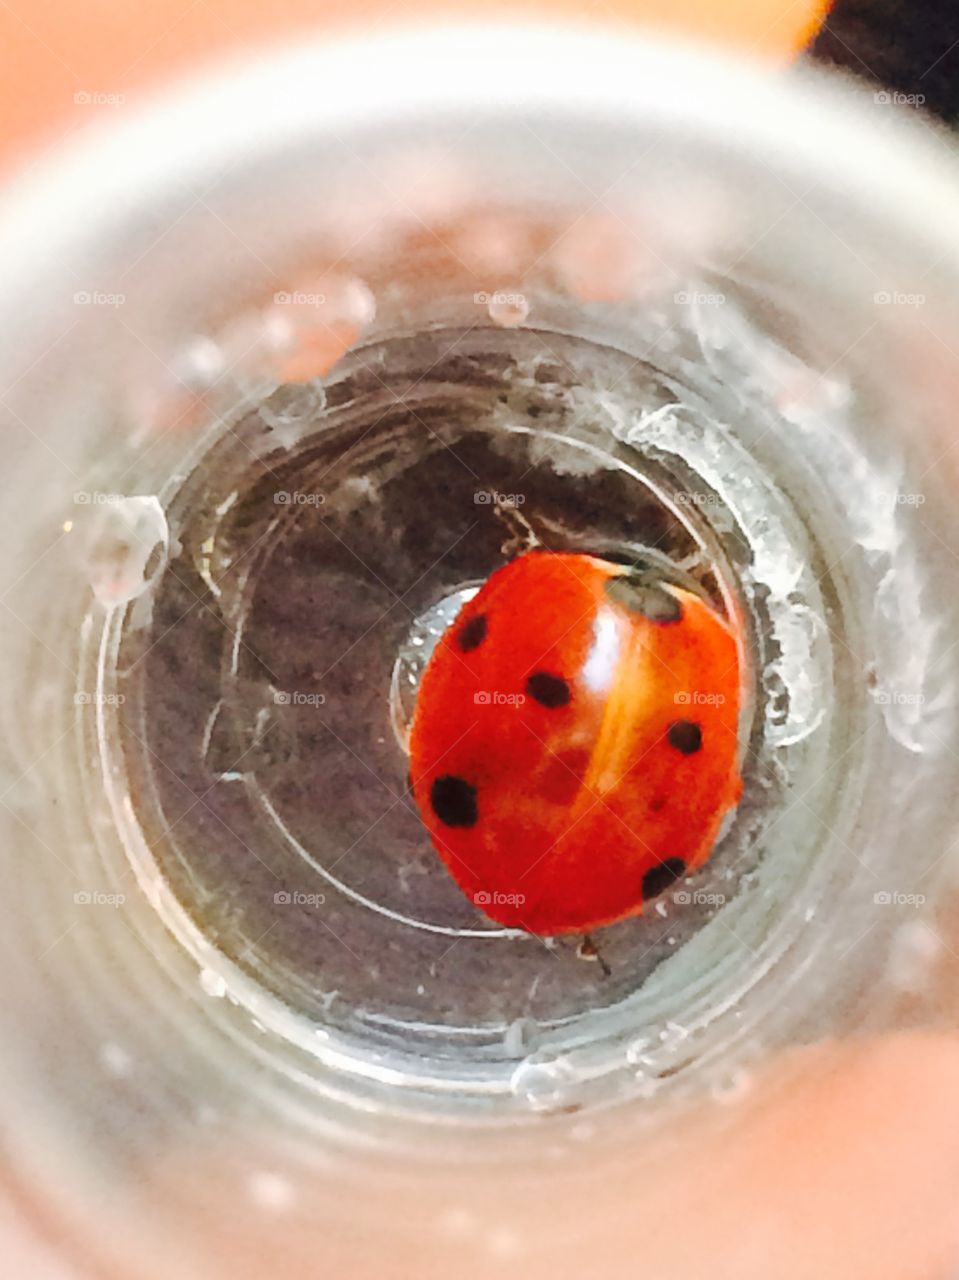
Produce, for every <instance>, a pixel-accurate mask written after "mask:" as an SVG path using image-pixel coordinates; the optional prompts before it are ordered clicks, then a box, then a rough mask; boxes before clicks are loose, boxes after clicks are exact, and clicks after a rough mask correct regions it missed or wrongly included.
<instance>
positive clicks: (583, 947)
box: [576, 933, 613, 978]
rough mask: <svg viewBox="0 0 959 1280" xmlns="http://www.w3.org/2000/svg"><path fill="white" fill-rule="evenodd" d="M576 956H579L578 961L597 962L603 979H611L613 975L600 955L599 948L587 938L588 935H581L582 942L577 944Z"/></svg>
mask: <svg viewBox="0 0 959 1280" xmlns="http://www.w3.org/2000/svg"><path fill="white" fill-rule="evenodd" d="M576 954H577V955H578V956H579V958H580V960H598V961H599V967H600V969H601V970H602V971H603V977H604V978H610V977H612V974H613V971H612V969H611V968H610V967H609V965H608V964H607V963H606V961H605V960H604V959H603V957H602V955H601V954H600V951H599V948H598V947H597V946H596V943H595V942H594V941H593V939H592V938H591V937H590V936H589V934H588V933H585V934H583V940H582V942H581V943H580V944H579V947H578V948H577V950H576Z"/></svg>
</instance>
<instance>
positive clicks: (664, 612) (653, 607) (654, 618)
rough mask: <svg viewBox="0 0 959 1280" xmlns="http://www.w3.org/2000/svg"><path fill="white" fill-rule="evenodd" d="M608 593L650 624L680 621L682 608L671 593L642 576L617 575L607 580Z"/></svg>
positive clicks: (632, 574) (616, 601) (637, 574)
mask: <svg viewBox="0 0 959 1280" xmlns="http://www.w3.org/2000/svg"><path fill="white" fill-rule="evenodd" d="M604 585H605V590H606V594H607V595H608V596H609V598H610V599H611V600H613V601H614V602H615V603H616V604H618V605H620V606H622V608H624V609H628V610H629V611H630V613H639V614H642V616H643V617H644V618H648V619H649V620H650V622H663V623H668V622H680V621H681V620H682V616H683V606H682V605H681V604H680V603H679V601H678V600H677V599H676V597H675V596H674V595H673V594H672V592H670V591H667V590H666V589H665V588H664V587H662V586H660V585H659V584H658V583H657V582H656V581H655V580H653V579H652V578H650V577H649V576H648V575H646V574H643V573H618V574H616V576H615V577H612V578H607V579H606V582H605V584H604Z"/></svg>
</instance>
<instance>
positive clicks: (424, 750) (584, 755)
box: [410, 551, 742, 934]
mask: <svg viewBox="0 0 959 1280" xmlns="http://www.w3.org/2000/svg"><path fill="white" fill-rule="evenodd" d="M739 672H740V657H739V645H738V643H737V638H736V634H735V632H734V630H733V629H732V627H731V626H730V625H729V623H727V622H726V621H725V620H724V619H723V618H721V617H720V616H719V615H718V614H717V613H716V612H715V611H714V610H713V609H712V608H710V606H709V605H708V604H707V603H706V602H705V601H704V600H702V599H701V598H700V597H699V596H698V595H695V594H693V593H692V592H690V591H687V590H684V589H682V588H680V587H678V586H676V585H674V584H672V583H670V582H667V581H663V580H662V579H661V578H660V577H658V576H657V575H656V574H655V573H653V572H652V571H650V570H646V569H628V568H624V567H623V566H622V565H618V564H611V563H609V562H607V561H605V560H600V559H597V558H595V557H593V556H586V555H573V554H562V553H553V552H543V551H535V552H530V553H529V554H527V555H523V556H520V557H519V558H518V559H516V560H513V561H512V562H511V563H510V564H507V565H505V566H504V567H503V568H501V569H498V570H497V571H496V572H495V573H494V574H493V575H492V576H491V577H490V578H489V580H488V581H487V582H486V584H485V585H484V586H483V588H482V589H481V590H480V591H479V592H478V594H477V595H476V596H474V598H473V599H472V600H470V601H469V603H468V604H466V605H465V606H464V607H463V609H462V610H461V611H460V614H459V616H458V617H457V618H456V620H455V622H454V623H453V624H452V625H451V626H450V627H449V628H448V629H447V631H446V632H445V633H444V635H443V636H442V638H441V639H440V642H439V644H438V645H437V646H436V649H435V651H434V653H433V656H432V658H431V659H430V662H429V664H428V666H427V668H426V671H425V672H424V674H423V680H422V683H421V686H420V691H419V694H418V697H417V704H416V711H415V714H414V718H413V727H412V732H411V737H410V757H411V770H410V774H411V779H412V786H413V794H414V796H415V799H416V803H417V806H418V808H419V812H420V815H421V817H422V819H423V822H424V823H425V825H426V828H427V830H428V831H429V833H430V836H431V838H432V841H433V843H434V845H435V846H436V849H437V850H438V852H439V854H440V856H441V857H442V859H443V861H444V862H445V863H446V866H447V867H448V868H449V870H450V872H451V873H452V875H453V877H454V879H455V880H456V881H457V883H458V884H459V885H460V887H461V888H462V889H463V891H464V893H466V895H467V896H468V897H469V898H470V899H471V900H472V901H473V902H474V903H476V904H477V905H478V906H480V907H482V909H483V911H484V912H485V913H486V914H487V915H488V916H490V917H491V918H492V919H494V920H496V921H499V922H500V923H501V924H504V925H511V926H514V927H519V928H522V929H526V930H528V931H529V932H531V933H537V934H559V933H582V932H585V931H588V930H590V929H594V928H596V927H597V926H600V925H605V924H610V923H612V922H613V921H615V920H621V919H623V918H624V917H626V916H631V915H637V914H639V913H640V912H641V911H642V908H643V904H644V903H645V902H648V901H649V900H650V899H651V898H655V897H656V896H657V895H658V894H660V893H662V892H663V891H664V890H665V889H667V888H669V886H670V885H671V884H673V883H674V882H675V881H676V880H677V879H679V878H680V877H681V876H684V875H686V873H687V872H689V871H692V870H693V869H694V868H696V867H698V866H700V865H701V864H702V863H703V862H705V860H706V859H707V858H708V857H709V854H710V852H711V850H712V847H713V844H714V842H715V840H716V835H717V832H718V830H719V827H720V824H721V822H722V820H723V816H724V815H725V814H726V813H727V812H728V811H729V810H730V809H731V808H733V807H734V806H735V805H736V804H737V803H738V801H739V797H740V794H741V792H742V783H741V781H740V778H739V773H738V769H737V754H738V753H737V729H738V719H739V703H740V676H739Z"/></svg>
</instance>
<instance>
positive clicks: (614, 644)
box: [582, 609, 620, 693]
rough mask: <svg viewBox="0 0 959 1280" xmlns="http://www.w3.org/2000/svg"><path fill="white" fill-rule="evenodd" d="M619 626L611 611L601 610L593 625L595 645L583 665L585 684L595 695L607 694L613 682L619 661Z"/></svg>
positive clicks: (593, 644)
mask: <svg viewBox="0 0 959 1280" xmlns="http://www.w3.org/2000/svg"><path fill="white" fill-rule="evenodd" d="M619 649H620V645H619V626H618V624H617V621H616V617H615V615H614V614H613V612H612V610H611V609H600V611H599V612H598V613H597V615H596V620H595V622H594V623H593V643H592V645H591V647H590V650H589V653H588V654H587V656H586V661H585V662H584V663H583V673H582V678H583V683H584V684H585V685H586V687H587V689H590V690H591V691H592V692H593V693H605V692H606V690H607V689H608V688H609V687H610V685H611V684H612V682H613V673H614V672H615V670H616V663H617V661H618V659H619Z"/></svg>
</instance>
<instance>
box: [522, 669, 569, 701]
mask: <svg viewBox="0 0 959 1280" xmlns="http://www.w3.org/2000/svg"><path fill="white" fill-rule="evenodd" d="M526 692H527V693H528V694H529V696H530V697H531V698H532V699H533V700H534V701H535V702H538V703H539V704H540V706H541V707H550V708H554V707H565V706H566V705H567V704H568V703H569V698H570V692H569V685H568V684H567V683H566V681H565V680H564V679H563V677H562V676H551V675H550V674H549V672H548V671H534V672H533V674H532V675H531V676H530V677H529V679H528V680H527V681H526Z"/></svg>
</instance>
